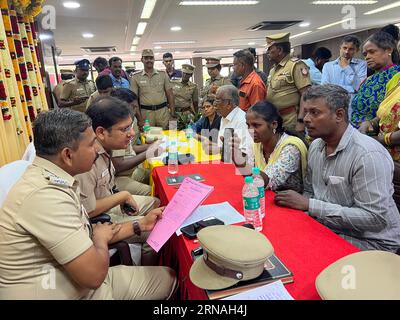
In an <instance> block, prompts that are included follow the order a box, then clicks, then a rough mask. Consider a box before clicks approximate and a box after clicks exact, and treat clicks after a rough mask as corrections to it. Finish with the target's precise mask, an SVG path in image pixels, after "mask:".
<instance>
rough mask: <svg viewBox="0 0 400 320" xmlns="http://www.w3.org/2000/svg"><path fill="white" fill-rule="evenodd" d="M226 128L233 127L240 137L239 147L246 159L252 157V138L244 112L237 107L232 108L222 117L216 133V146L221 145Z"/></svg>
mask: <svg viewBox="0 0 400 320" xmlns="http://www.w3.org/2000/svg"><path fill="white" fill-rule="evenodd" d="M226 128H233V129H234V133H235V134H236V135H237V136H238V137H239V138H240V146H239V149H240V151H242V152H243V153H245V154H246V155H247V158H248V159H252V157H253V143H254V142H253V138H252V137H251V135H250V133H249V130H248V128H247V124H246V112H244V111H243V110H242V109H240V108H239V107H236V108H235V109H233V110H232V111H231V112H230V113H229V114H228V115H227V116H226V118H224V117H222V119H221V126H220V128H219V133H218V146H219V147H222V141H221V137H223V136H224V132H225V129H226Z"/></svg>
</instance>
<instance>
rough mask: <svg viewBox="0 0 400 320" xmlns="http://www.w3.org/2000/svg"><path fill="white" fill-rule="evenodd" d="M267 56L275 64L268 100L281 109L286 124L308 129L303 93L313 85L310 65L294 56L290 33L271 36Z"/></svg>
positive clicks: (268, 89) (270, 75)
mask: <svg viewBox="0 0 400 320" xmlns="http://www.w3.org/2000/svg"><path fill="white" fill-rule="evenodd" d="M266 40H267V44H266V47H267V55H268V58H269V60H270V62H271V63H273V64H274V66H273V67H272V69H271V71H270V73H269V76H268V88H267V99H266V100H267V101H268V102H270V103H272V104H273V105H274V106H276V107H277V108H278V111H279V114H280V116H281V117H282V119H283V126H284V128H285V129H288V130H292V131H293V130H297V131H298V132H301V133H302V132H304V124H303V112H302V109H301V99H300V98H301V96H302V94H303V93H304V92H305V91H306V90H307V89H308V88H309V87H310V86H311V79H310V72H309V68H308V66H307V65H306V64H305V63H304V62H303V61H302V60H300V59H299V58H296V57H291V56H290V48H291V45H290V33H279V34H276V35H272V36H268V37H267V38H266Z"/></svg>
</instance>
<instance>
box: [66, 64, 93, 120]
mask: <svg viewBox="0 0 400 320" xmlns="http://www.w3.org/2000/svg"><path fill="white" fill-rule="evenodd" d="M75 65H76V70H75V74H76V75H75V79H73V80H70V81H67V82H66V83H65V84H64V87H63V90H62V93H61V103H60V108H67V107H69V108H72V109H73V110H76V111H81V112H85V110H86V102H87V100H88V99H89V97H90V96H91V94H92V93H94V92H95V91H96V86H95V84H94V82H93V81H92V80H88V79H87V77H88V76H89V69H90V62H89V60H87V59H83V60H79V61H77V62H75Z"/></svg>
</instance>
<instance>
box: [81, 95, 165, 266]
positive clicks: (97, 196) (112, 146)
mask: <svg viewBox="0 0 400 320" xmlns="http://www.w3.org/2000/svg"><path fill="white" fill-rule="evenodd" d="M86 114H87V115H88V116H89V118H91V120H92V127H93V131H94V132H95V134H96V137H97V143H98V150H99V151H98V157H97V159H96V161H95V163H94V165H93V167H92V169H91V170H90V171H89V172H86V173H83V174H79V175H77V176H76V177H75V178H76V180H78V181H79V183H80V186H81V194H82V196H81V202H82V204H83V206H84V207H85V209H86V211H87V212H88V215H89V217H90V218H93V217H96V216H98V215H100V214H102V213H107V214H109V215H110V216H111V220H112V222H114V223H122V222H126V221H133V220H135V219H138V216H144V215H146V214H147V213H148V212H149V211H150V210H152V209H154V208H157V207H158V206H159V204H160V201H159V200H158V199H157V198H154V197H149V196H139V195H132V194H130V193H129V192H128V191H118V190H117V188H116V187H115V186H116V184H115V168H114V165H113V163H112V161H111V156H110V155H111V151H112V150H118V149H126V148H127V147H128V145H129V143H130V141H131V140H132V138H133V136H134V130H133V129H132V123H133V120H132V116H131V111H130V108H129V106H128V104H126V103H124V102H122V101H121V100H119V99H116V98H114V97H106V98H104V99H101V100H98V101H96V102H94V103H93V104H92V105H91V106H90V107H89V109H88V110H87V111H86ZM157 148H158V145H157V144H154V145H152V146H151V147H149V149H148V151H147V152H148V154H150V153H151V154H153V155H154V154H156V153H157V152H158V151H157ZM145 238H146V237H143V236H142V237H141V238H140V239H139V240H140V241H139V240H138V242H145ZM135 242H136V241H135ZM146 259H148V260H149V261H151V262H144V260H146ZM155 259H156V256H155V255H153V252H150V251H149V255H148V256H145V255H143V256H142V264H155V263H156V261H155ZM146 261H147V260H146Z"/></svg>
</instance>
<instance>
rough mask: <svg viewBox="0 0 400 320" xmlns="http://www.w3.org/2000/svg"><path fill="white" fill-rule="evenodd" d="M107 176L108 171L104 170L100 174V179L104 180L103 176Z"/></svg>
mask: <svg viewBox="0 0 400 320" xmlns="http://www.w3.org/2000/svg"><path fill="white" fill-rule="evenodd" d="M107 175H108V169H105V170H104V171H103V172H102V173H101V177H102V178H104V177H105V176H107Z"/></svg>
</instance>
